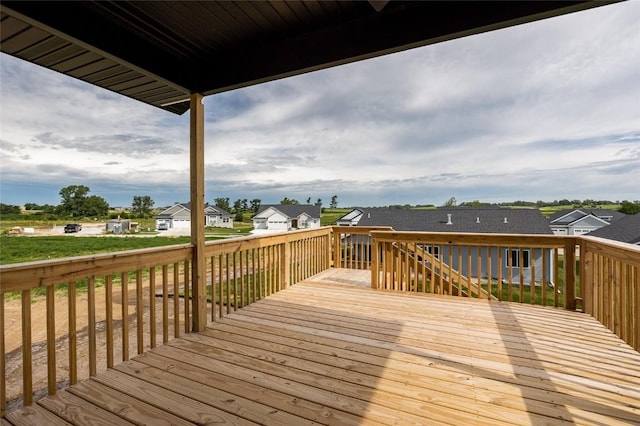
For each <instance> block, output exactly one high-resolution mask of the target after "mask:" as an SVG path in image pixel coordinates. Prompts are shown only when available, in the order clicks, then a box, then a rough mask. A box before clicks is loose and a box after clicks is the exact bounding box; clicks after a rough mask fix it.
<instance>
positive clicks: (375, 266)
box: [369, 234, 380, 289]
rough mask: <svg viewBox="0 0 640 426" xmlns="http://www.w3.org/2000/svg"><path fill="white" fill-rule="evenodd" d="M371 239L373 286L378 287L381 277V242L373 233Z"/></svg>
mask: <svg viewBox="0 0 640 426" xmlns="http://www.w3.org/2000/svg"><path fill="white" fill-rule="evenodd" d="M369 241H370V242H371V288H375V289H377V288H379V284H378V279H379V278H380V244H379V242H378V240H377V239H376V238H375V237H372V236H371V234H369Z"/></svg>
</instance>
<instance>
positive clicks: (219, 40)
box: [0, 0, 608, 114]
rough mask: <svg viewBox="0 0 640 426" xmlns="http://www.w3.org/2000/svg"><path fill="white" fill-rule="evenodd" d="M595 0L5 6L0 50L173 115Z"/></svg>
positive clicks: (30, 3) (16, 3)
mask: <svg viewBox="0 0 640 426" xmlns="http://www.w3.org/2000/svg"><path fill="white" fill-rule="evenodd" d="M607 3H608V2H606V1H605V2H600V1H582V0H579V1H535V2H533V1H526V2H501V1H499V2H495V1H494V2H474V1H466V2H446V1H434V2H432V1H393V2H388V1H385V0H370V1H361V0H340V1H322V0H305V1H304V2H301V1H283V0H274V1H228V2H224V1H175V0H174V1H73V2H53V1H22V0H19V1H16V0H14V1H12V0H3V1H2V2H1V3H0V11H1V19H2V22H1V23H0V34H1V37H0V50H1V51H2V52H4V53H7V54H9V55H12V56H15V57H18V58H21V59H24V60H26V61H29V62H32V63H35V64H38V65H41V66H43V67H46V68H49V69H52V70H55V71H57V72H60V73H63V74H65V75H68V76H71V77H74V78H77V79H79V80H82V81H84V82H87V83H89V84H93V85H95V86H99V87H102V88H105V89H107V90H111V91H113V92H116V93H118V94H121V95H124V96H127V97H130V98H133V99H136V100H139V101H141V102H144V103H147V104H149V105H153V106H156V107H159V108H163V109H165V110H168V111H171V112H174V113H177V114H182V113H184V112H185V111H187V110H188V109H189V96H190V94H191V93H202V94H203V95H204V96H207V95H211V94H214V93H221V92H224V91H228V90H233V89H236V88H240V87H246V86H249V85H253V84H258V83H262V82H266V81H271V80H275V79H279V78H283V77H288V76H292V75H297V74H302V73H305V72H310V71H315V70H320V69H324V68H328V67H332V66H336V65H340V64H346V63H349V62H353V61H358V60H362V59H368V58H373V57H376V56H380V55H384V54H388V53H394V52H399V51H402V50H406V49H410V48H414V47H419V46H425V45H428V44H433V43H439V42H442V41H446V40H451V39H455V38H459V37H464V36H468V35H472V34H478V33H481V32H485V31H491V30H496V29H500V28H506V27H509V26H512V25H518V24H522V23H525V22H531V21H535V20H538V19H544V18H549V17H552V16H558V15H562V14H565V13H571V12H575V11H579V10H584V9H589V8H592V7H597V6H602V5H606V4H607Z"/></svg>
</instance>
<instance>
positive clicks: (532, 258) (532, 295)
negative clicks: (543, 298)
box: [529, 247, 536, 305]
mask: <svg viewBox="0 0 640 426" xmlns="http://www.w3.org/2000/svg"><path fill="white" fill-rule="evenodd" d="M529 264H530V266H531V288H530V289H529V290H530V295H529V298H530V299H531V300H530V301H529V302H530V303H531V304H532V305H535V303H536V249H535V248H534V247H531V248H530V249H529Z"/></svg>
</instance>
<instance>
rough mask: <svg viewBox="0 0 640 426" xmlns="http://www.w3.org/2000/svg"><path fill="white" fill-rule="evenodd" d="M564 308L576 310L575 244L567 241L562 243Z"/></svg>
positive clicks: (572, 241)
mask: <svg viewBox="0 0 640 426" xmlns="http://www.w3.org/2000/svg"><path fill="white" fill-rule="evenodd" d="M564 307H565V309H568V310H571V311H575V309H576V242H575V240H574V239H567V240H565V243H564Z"/></svg>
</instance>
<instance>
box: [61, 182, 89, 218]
mask: <svg viewBox="0 0 640 426" xmlns="http://www.w3.org/2000/svg"><path fill="white" fill-rule="evenodd" d="M89 191H90V189H89V187H88V186H85V185H69V186H65V187H64V188H62V189H61V190H60V198H61V201H60V205H59V206H58V209H59V211H60V213H62V214H67V215H69V216H74V217H79V216H84V211H83V210H84V209H83V206H84V203H85V201H86V199H87V194H88V193H89Z"/></svg>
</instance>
